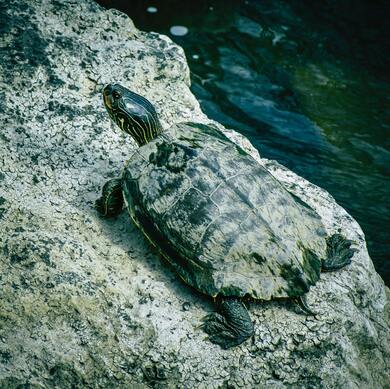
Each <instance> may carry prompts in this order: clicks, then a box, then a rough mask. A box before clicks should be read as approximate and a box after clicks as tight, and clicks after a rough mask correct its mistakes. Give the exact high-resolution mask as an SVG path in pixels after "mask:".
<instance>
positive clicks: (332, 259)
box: [322, 234, 356, 271]
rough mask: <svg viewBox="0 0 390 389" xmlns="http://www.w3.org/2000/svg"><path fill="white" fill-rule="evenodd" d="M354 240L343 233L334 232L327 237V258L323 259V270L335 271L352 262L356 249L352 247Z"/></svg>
mask: <svg viewBox="0 0 390 389" xmlns="http://www.w3.org/2000/svg"><path fill="white" fill-rule="evenodd" d="M351 244H352V241H351V240H349V239H347V238H345V237H344V236H343V235H340V234H334V235H332V236H330V237H329V238H327V239H326V259H324V260H323V261H322V271H334V270H339V269H341V268H343V267H344V266H346V265H349V264H350V263H351V258H352V256H353V254H354V252H355V251H356V250H355V249H353V248H351Z"/></svg>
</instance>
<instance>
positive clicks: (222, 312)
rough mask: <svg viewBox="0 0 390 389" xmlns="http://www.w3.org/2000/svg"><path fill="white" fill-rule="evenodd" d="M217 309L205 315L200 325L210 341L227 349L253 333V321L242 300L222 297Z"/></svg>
mask: <svg viewBox="0 0 390 389" xmlns="http://www.w3.org/2000/svg"><path fill="white" fill-rule="evenodd" d="M218 311H219V312H215V313H211V314H210V315H207V316H206V317H205V318H204V319H203V324H202V326H201V327H202V328H203V330H204V331H205V332H206V333H207V334H208V335H209V340H210V341H211V342H212V343H216V344H218V345H220V346H221V347H222V348H223V349H228V348H230V347H234V346H238V345H239V344H241V343H242V342H244V341H245V340H247V339H248V338H250V337H251V336H252V335H253V333H254V329H253V323H252V320H251V318H250V316H249V313H248V311H247V309H246V308H245V305H244V303H243V302H242V301H240V300H239V299H237V298H232V297H223V298H222V301H221V302H220V303H219V310H218Z"/></svg>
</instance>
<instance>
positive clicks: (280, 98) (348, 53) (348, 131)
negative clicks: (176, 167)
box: [99, 0, 390, 284]
mask: <svg viewBox="0 0 390 389" xmlns="http://www.w3.org/2000/svg"><path fill="white" fill-rule="evenodd" d="M99 2H100V3H101V4H108V3H109V5H110V6H114V7H116V8H118V9H121V10H123V11H124V12H126V13H128V14H129V16H130V17H131V18H132V19H133V20H134V22H135V24H136V25H137V26H138V27H139V28H141V29H143V30H147V31H148V30H153V31H158V32H161V33H165V34H168V35H169V34H170V29H171V27H172V26H186V28H188V31H186V34H185V35H183V36H175V35H171V37H172V39H174V40H175V41H176V42H177V43H179V44H180V45H181V46H183V47H184V49H185V51H186V55H187V58H188V62H189V65H190V68H191V74H192V90H193V92H194V93H195V95H196V96H197V98H198V100H199V101H200V103H201V105H202V108H203V110H204V111H205V112H206V113H207V114H208V115H209V116H210V117H211V118H213V119H215V120H217V121H219V122H221V123H223V124H224V125H225V126H227V127H230V128H234V129H236V130H237V131H239V132H241V133H243V134H244V135H245V136H247V137H248V138H249V139H250V140H251V141H252V143H253V144H254V145H255V146H256V147H257V148H258V149H259V151H260V153H261V155H262V156H264V157H267V158H272V159H276V160H278V161H279V162H281V163H282V164H284V165H286V166H288V167H289V168H291V169H292V170H294V171H295V172H296V173H298V174H300V175H302V176H303V177H305V178H307V179H309V180H310V181H312V182H314V183H316V184H318V185H319V186H321V187H323V188H325V189H327V190H328V191H329V192H330V193H331V194H332V195H333V196H334V197H335V198H336V200H337V201H338V202H339V203H340V204H341V205H342V206H343V207H344V208H346V209H347V210H348V211H349V213H351V214H352V215H353V216H354V217H355V218H356V219H357V220H358V222H359V223H360V225H361V226H362V228H363V231H364V232H365V234H366V238H367V242H368V247H369V252H370V254H371V257H372V259H373V261H374V263H375V266H376V268H377V270H378V272H379V273H380V274H381V275H382V277H383V278H384V279H385V281H386V283H387V284H389V283H390V269H389V268H390V266H389V261H390V212H389V211H390V201H389V200H388V199H389V197H390V180H389V176H390V130H389V110H388V107H389V106H390V104H389V95H390V94H389V90H390V88H389V83H388V81H389V79H388V78H389V77H388V68H389V65H390V64H389V63H388V62H386V61H388V59H387V57H386V53H389V52H390V50H389V47H388V45H389V41H390V40H389V39H388V38H387V35H386V34H385V31H386V20H388V18H387V17H386V13H385V11H384V10H385V9H386V7H385V6H386V4H385V2H383V3H381V2H380V1H376V2H375V4H368V2H367V4H366V3H363V2H356V1H352V0H351V1H348V0H345V1H343V2H337V4H336V2H333V1H330V0H329V1H324V2H321V5H319V4H316V5H314V3H312V2H308V1H299V2H298V1H287V0H286V1H262V2H259V1H232V0H230V1H228V0H225V1H211V0H208V1H199V2H191V1H189V0H187V1H177V0H166V1H159V2H158V4H157V2H148V1H146V2H145V1H132V2H131V7H130V5H128V2H127V1H120V0H113V1H109V0H102V1H99ZM152 6H158V12H155V13H150V12H147V11H146V10H147V8H148V7H152ZM126 8H127V9H126Z"/></svg>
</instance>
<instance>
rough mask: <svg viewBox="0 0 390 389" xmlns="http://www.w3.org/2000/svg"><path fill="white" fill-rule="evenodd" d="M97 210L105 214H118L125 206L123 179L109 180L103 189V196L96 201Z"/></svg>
mask: <svg viewBox="0 0 390 389" xmlns="http://www.w3.org/2000/svg"><path fill="white" fill-rule="evenodd" d="M95 208H96V210H97V211H98V212H99V213H100V214H102V215H103V216H108V217H110V216H116V215H119V213H120V212H121V211H122V208H123V195H122V180H121V179H120V178H114V179H113V180H109V181H107V182H106V183H105V184H104V186H103V189H102V197H100V199H97V200H96V202H95Z"/></svg>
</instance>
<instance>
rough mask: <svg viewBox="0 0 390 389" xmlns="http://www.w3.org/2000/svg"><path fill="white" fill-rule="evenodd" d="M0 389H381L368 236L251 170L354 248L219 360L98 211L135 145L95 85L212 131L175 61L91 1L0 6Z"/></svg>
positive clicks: (257, 315)
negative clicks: (303, 301)
mask: <svg viewBox="0 0 390 389" xmlns="http://www.w3.org/2000/svg"><path fill="white" fill-rule="evenodd" d="M0 32H1V38H0V53H1V55H0V67H1V70H0V85H1V87H0V120H1V123H2V128H1V131H0V156H1V158H0V223H1V227H0V387H1V388H21V387H29V388H70V387H73V388H86V387H89V388H113V387H115V388H148V387H154V388H176V387H181V388H253V387H267V388H302V387H304V388H309V387H310V388H323V387H324V388H340V387H342V388H385V387H389V386H390V379H389V368H390V363H389V350H390V344H389V343H390V339H389V338H390V337H389V334H390V331H389V304H388V299H389V296H388V295H386V290H388V289H386V288H385V286H384V284H383V281H382V280H381V279H380V277H379V276H378V275H377V273H376V272H375V270H374V267H373V264H372V262H371V260H370V258H369V255H368V253H367V249H366V244H365V240H364V235H363V233H362V231H361V229H360V227H359V225H358V224H357V223H356V221H354V220H353V219H352V218H351V217H350V216H349V215H348V214H347V213H346V212H345V211H344V210H343V209H342V208H341V207H340V206H339V205H337V204H336V202H335V201H334V199H333V198H332V197H331V196H330V195H329V194H328V193H327V192H325V191H324V190H322V189H320V188H318V187H316V186H314V185H312V184H310V183H309V182H307V181H306V180H304V179H303V178H301V177H299V176H297V175H296V174H294V173H293V172H291V171H289V170H288V169H286V168H284V167H283V166H281V165H279V164H278V163H277V162H275V161H268V160H265V159H261V158H260V157H259V155H258V153H257V151H255V150H254V149H253V147H252V146H251V145H250V143H249V142H248V141H247V140H246V139H244V138H243V137H242V136H240V135H238V134H237V133H235V132H234V131H231V130H227V129H224V128H223V127H222V126H221V125H219V124H218V123H214V124H215V125H217V126H219V128H220V129H221V130H222V131H224V132H225V133H226V134H227V135H228V136H229V137H231V138H232V139H234V140H235V141H236V142H238V143H239V144H241V146H242V147H244V148H246V149H247V150H248V151H250V152H251V153H252V154H253V155H254V157H255V158H256V159H257V160H258V161H259V163H261V164H262V165H263V166H265V167H266V168H267V169H268V170H269V171H270V172H271V173H272V174H273V175H274V176H275V177H276V178H277V179H278V180H279V181H281V182H283V183H284V185H286V187H288V189H289V190H291V191H292V192H293V193H294V194H296V195H297V196H299V197H300V198H302V199H303V200H304V201H306V202H307V203H308V204H309V205H310V206H311V207H312V208H314V209H315V210H316V211H317V212H318V213H319V214H320V215H321V217H322V219H323V221H324V224H325V226H326V228H327V230H328V232H329V233H334V232H338V231H341V232H342V233H343V234H344V235H346V236H347V237H348V238H349V239H352V240H353V241H354V242H356V244H355V246H356V248H357V249H358V251H357V252H356V253H355V255H354V257H353V261H352V264H351V265H350V266H348V267H347V268H345V269H344V270H342V271H339V272H336V273H327V274H323V275H322V277H321V280H320V282H319V283H318V284H317V285H316V286H315V287H313V288H312V289H311V291H310V293H309V294H308V300H309V303H310V304H311V306H312V307H313V309H315V310H316V311H318V315H317V317H315V318H314V317H312V316H306V315H304V314H300V313H299V312H297V310H296V309H295V307H294V305H292V304H291V303H290V302H288V301H273V302H269V303H252V304H251V306H250V311H251V316H252V318H253V319H254V321H255V336H254V337H253V340H252V341H249V342H246V343H245V344H243V345H242V346H240V347H237V348H234V349H230V350H227V351H224V350H222V349H220V348H219V347H218V346H215V345H213V344H211V343H210V342H208V341H205V340H204V333H203V332H201V331H200V330H198V329H197V326H198V325H199V323H200V319H201V318H202V317H203V316H204V314H205V312H206V311H211V310H213V304H212V303H211V301H210V300H208V299H207V298H205V297H204V296H202V295H200V294H199V293H196V292H195V291H193V290H192V289H190V288H189V287H188V286H186V285H184V284H183V283H182V282H181V281H180V280H178V279H177V277H176V276H175V274H173V273H172V271H171V270H169V269H167V268H166V266H165V265H164V264H163V262H161V261H160V259H159V258H158V256H157V255H156V253H154V252H153V251H152V250H151V249H150V247H149V245H148V244H147V242H146V241H145V239H144V238H143V236H142V234H141V233H140V232H139V231H138V230H137V229H136V228H135V227H134V226H133V225H132V224H131V222H130V220H129V218H128V216H127V215H126V214H125V213H123V214H122V215H121V216H119V217H118V218H116V219H111V220H105V219H102V218H100V217H99V216H98V214H97V212H96V211H95V210H94V207H93V202H94V200H95V199H96V198H97V197H98V196H99V195H100V188H101V185H102V184H103V183H104V182H105V181H106V180H107V179H109V178H112V177H115V176H116V175H117V174H118V172H120V171H121V170H122V167H123V164H124V162H125V161H126V158H127V156H128V154H129V153H130V152H131V150H133V149H134V147H136V145H135V143H134V142H133V141H132V140H131V139H129V138H128V137H126V136H125V135H124V134H121V133H120V132H119V131H118V130H117V129H116V128H115V127H114V126H113V125H112V124H110V121H109V119H108V116H107V114H106V113H105V110H104V107H103V104H102V101H101V95H100V92H101V89H102V86H103V85H104V84H105V83H108V82H119V83H122V84H123V85H125V86H127V87H129V88H131V89H133V90H134V91H136V92H138V93H140V94H142V95H144V96H145V97H147V98H148V99H150V100H151V101H152V102H153V103H154V104H155V106H156V107H157V111H158V113H159V114H160V116H161V118H162V124H163V126H164V127H165V128H167V127H169V126H170V125H171V124H172V123H175V122H179V121H186V120H187V121H198V122H204V123H207V122H210V120H209V119H208V118H207V117H206V116H205V115H204V114H203V113H202V112H201V110H200V108H199V104H198V102H197V101H196V99H195V98H194V96H193V95H192V94H191V92H190V91H189V83H190V78H189V69H188V66H187V63H186V60H185V56H184V53H183V50H182V49H181V48H180V47H178V46H176V45H175V44H173V43H172V42H171V41H170V39H168V38H167V37H165V36H162V35H159V34H155V33H144V32H141V31H138V30H137V29H136V28H135V27H134V25H133V23H132V22H131V20H130V19H129V18H128V17H127V16H125V15H123V14H121V13H119V12H117V11H113V10H109V11H107V10H104V9H102V8H100V7H99V6H98V5H96V4H95V3H94V2H93V1H91V0H81V1H77V2H76V1H72V0H60V1H59V0H56V1H55V0H52V1H48V0H34V1H27V0H19V1H10V2H7V3H5V2H2V3H1V4H0Z"/></svg>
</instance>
